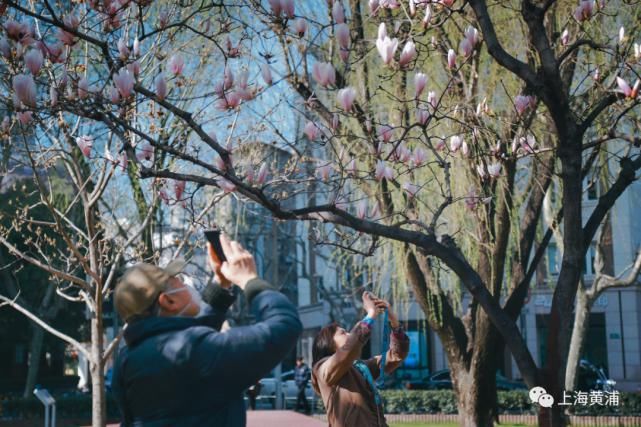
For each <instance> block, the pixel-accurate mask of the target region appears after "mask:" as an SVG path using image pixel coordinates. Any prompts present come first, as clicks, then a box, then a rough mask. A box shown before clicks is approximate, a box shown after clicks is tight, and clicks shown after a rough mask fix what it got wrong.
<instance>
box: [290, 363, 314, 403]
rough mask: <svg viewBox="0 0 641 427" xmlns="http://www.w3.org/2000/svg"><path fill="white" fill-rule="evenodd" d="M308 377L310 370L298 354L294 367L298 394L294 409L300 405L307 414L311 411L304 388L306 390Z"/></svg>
mask: <svg viewBox="0 0 641 427" xmlns="http://www.w3.org/2000/svg"><path fill="white" fill-rule="evenodd" d="M310 377H311V371H310V369H309V366H307V365H306V364H305V360H304V359H303V358H302V357H300V356H299V357H298V358H296V367H295V368H294V381H295V382H296V387H297V388H298V394H297V397H296V410H297V411H298V410H300V409H301V406H302V410H303V411H304V412H305V413H306V414H308V415H309V414H310V413H311V409H310V407H309V402H308V401H307V395H306V394H305V390H307V384H308V383H309V379H310Z"/></svg>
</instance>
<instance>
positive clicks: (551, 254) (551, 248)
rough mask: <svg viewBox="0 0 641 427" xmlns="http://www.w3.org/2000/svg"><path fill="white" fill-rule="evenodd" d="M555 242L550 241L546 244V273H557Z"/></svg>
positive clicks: (557, 263)
mask: <svg viewBox="0 0 641 427" xmlns="http://www.w3.org/2000/svg"><path fill="white" fill-rule="evenodd" d="M558 256H559V253H558V250H557V247H556V243H553V242H550V244H549V245H548V273H549V274H559V260H558Z"/></svg>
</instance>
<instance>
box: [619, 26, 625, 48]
mask: <svg viewBox="0 0 641 427" xmlns="http://www.w3.org/2000/svg"><path fill="white" fill-rule="evenodd" d="M624 41H625V27H624V26H623V25H622V26H621V28H619V44H622V43H623V42H624Z"/></svg>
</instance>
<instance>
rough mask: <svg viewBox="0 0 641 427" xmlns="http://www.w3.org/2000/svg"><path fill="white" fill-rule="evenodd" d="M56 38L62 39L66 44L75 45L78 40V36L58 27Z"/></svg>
mask: <svg viewBox="0 0 641 427" xmlns="http://www.w3.org/2000/svg"><path fill="white" fill-rule="evenodd" d="M56 38H57V39H58V40H60V42H61V43H62V44H64V45H65V46H73V45H75V44H76V41H77V40H76V36H74V35H73V34H71V33H69V32H67V31H65V30H62V29H58V33H57V34H56Z"/></svg>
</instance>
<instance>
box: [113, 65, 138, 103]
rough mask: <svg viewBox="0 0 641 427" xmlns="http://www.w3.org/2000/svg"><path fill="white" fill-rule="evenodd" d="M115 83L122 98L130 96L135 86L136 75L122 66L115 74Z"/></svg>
mask: <svg viewBox="0 0 641 427" xmlns="http://www.w3.org/2000/svg"><path fill="white" fill-rule="evenodd" d="M113 79H114V84H115V85H116V89H118V93H119V94H120V96H121V97H122V98H129V97H130V96H131V93H132V90H133V88H134V83H135V80H134V76H133V75H132V74H131V73H130V72H129V70H127V69H126V68H121V69H120V71H118V74H115V75H114V77H113Z"/></svg>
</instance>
